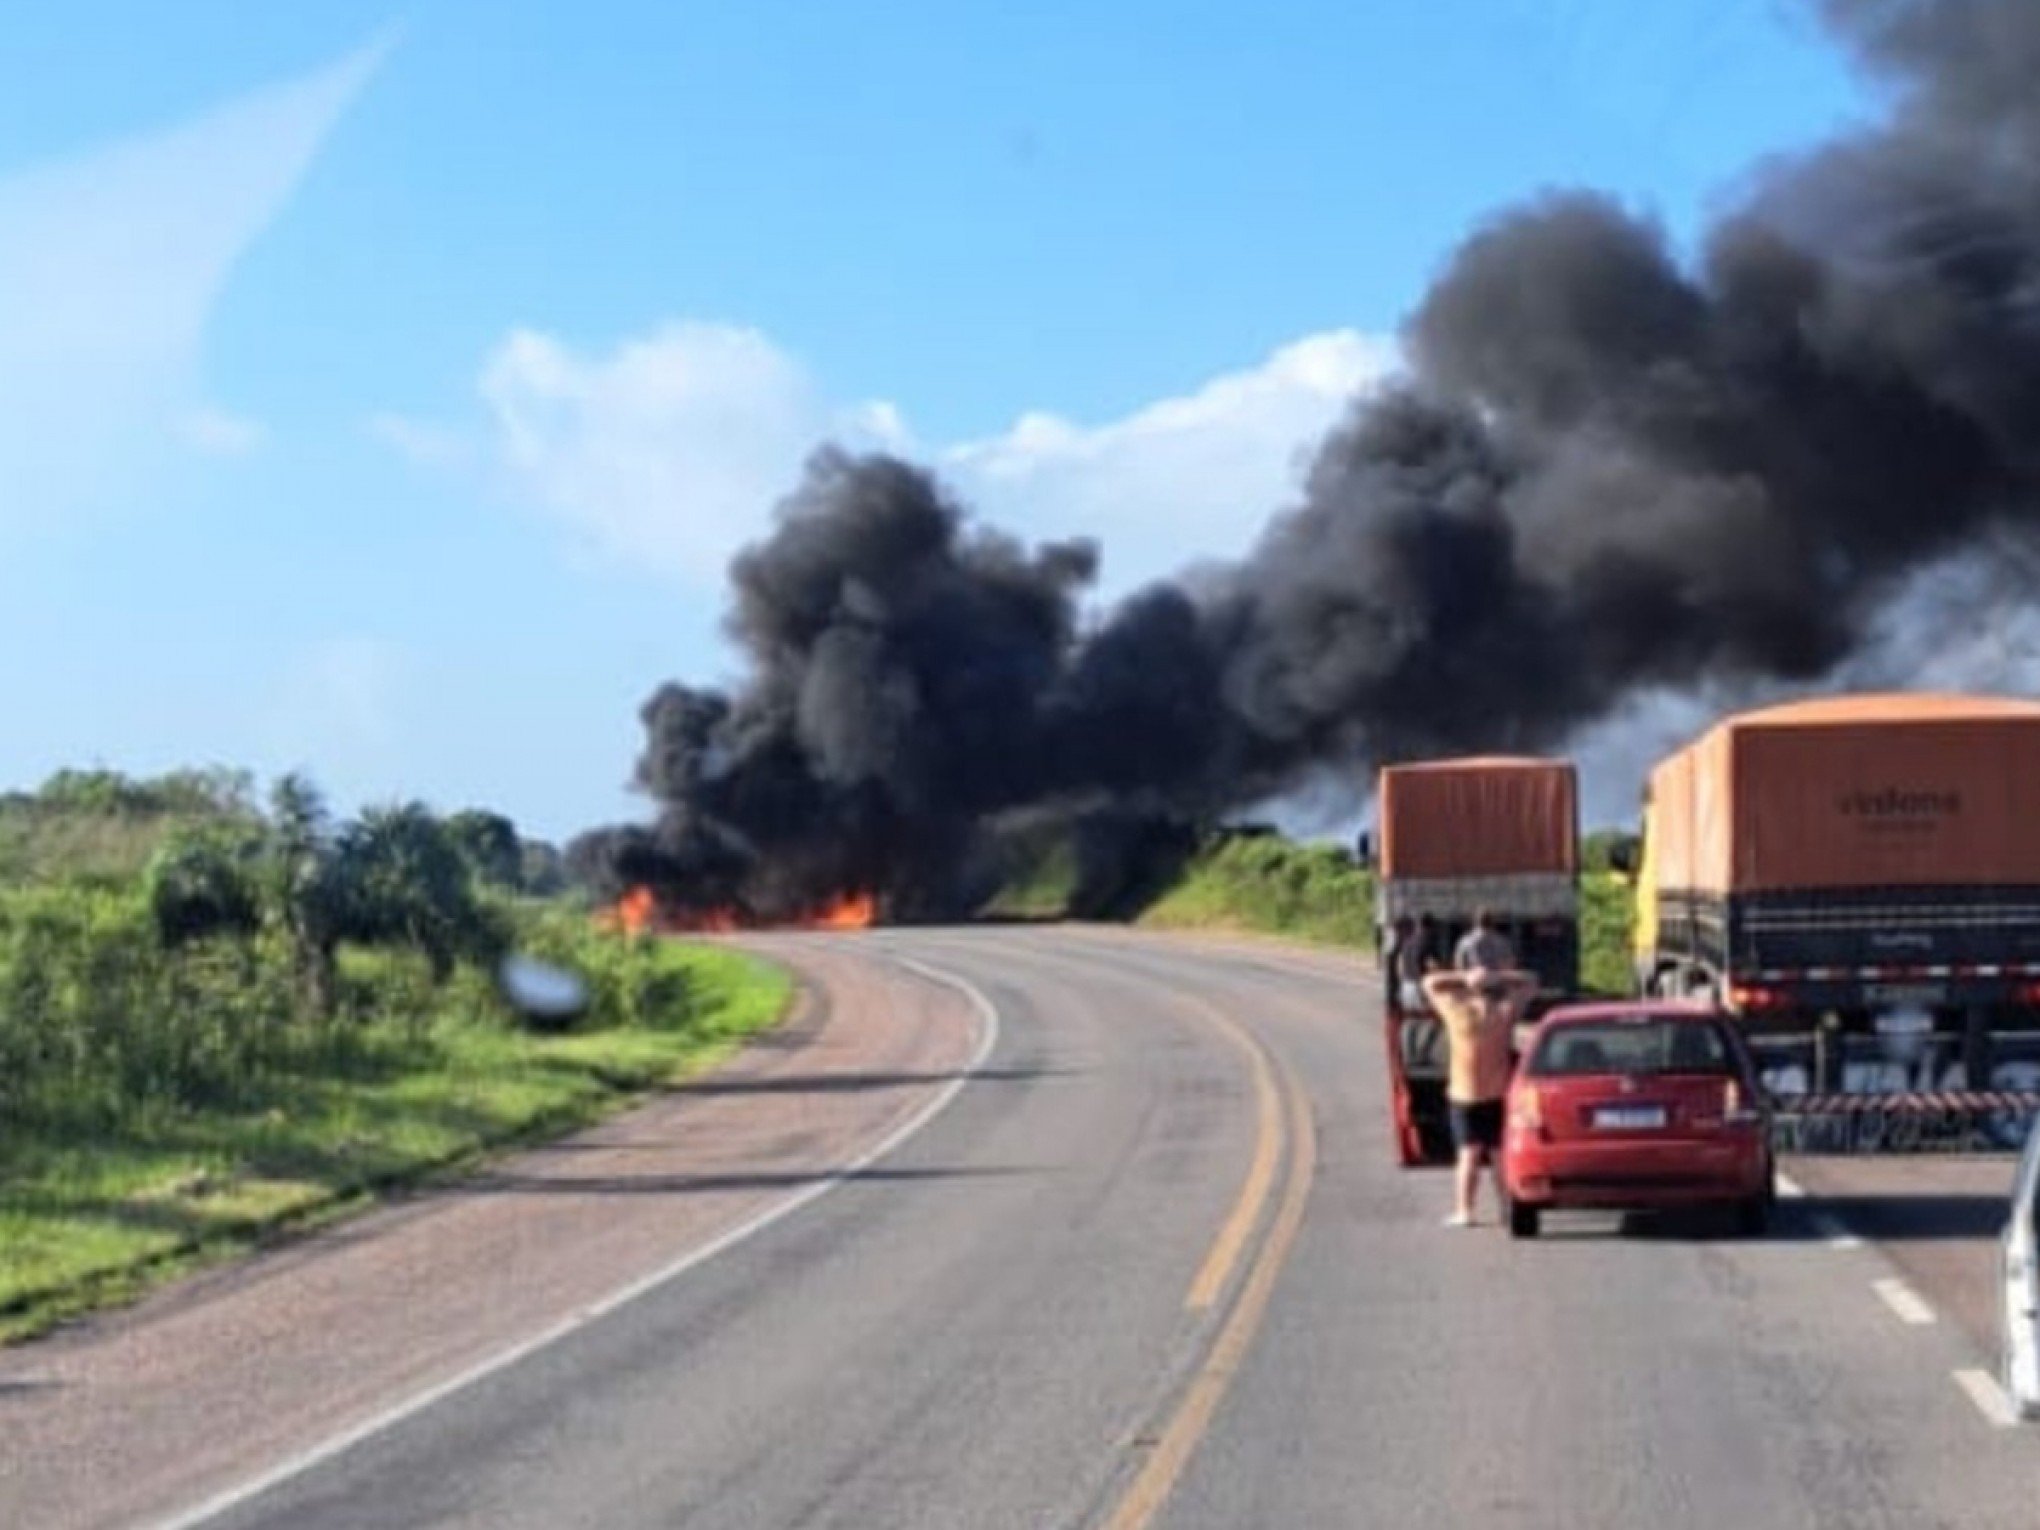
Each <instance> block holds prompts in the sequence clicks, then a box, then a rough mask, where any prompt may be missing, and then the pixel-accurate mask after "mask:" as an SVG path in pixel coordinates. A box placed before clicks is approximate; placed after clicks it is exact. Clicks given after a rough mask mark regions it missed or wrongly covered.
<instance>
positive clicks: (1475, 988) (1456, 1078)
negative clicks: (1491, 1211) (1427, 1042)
mask: <svg viewBox="0 0 2040 1530" xmlns="http://www.w3.org/2000/svg"><path fill="white" fill-rule="evenodd" d="M1498 938H1499V937H1498ZM1423 991H1424V997H1425V998H1426V999H1428V1000H1430V1003H1431V1008H1432V1010H1433V1011H1434V1012H1436V1014H1437V1015H1438V1018H1439V1019H1440V1020H1441V1021H1442V1022H1443V1023H1444V1026H1445V1036H1446V1041H1447V1044H1448V1047H1449V1049H1450V1054H1451V1064H1450V1071H1449V1073H1448V1076H1447V1081H1446V1086H1445V1102H1446V1108H1447V1110H1448V1112H1449V1114H1450V1117H1451V1124H1452V1146H1453V1148H1454V1151H1455V1153H1456V1155H1457V1161H1456V1162H1455V1164H1454V1166H1453V1175H1452V1197H1453V1199H1452V1215H1451V1216H1449V1217H1447V1218H1446V1219H1445V1225H1446V1226H1447V1227H1471V1226H1473V1225H1474V1200H1475V1198H1476V1195H1477V1193H1478V1191H1479V1189H1480V1171H1481V1169H1482V1168H1483V1167H1486V1168H1487V1169H1489V1170H1490V1171H1491V1172H1492V1173H1493V1175H1494V1180H1495V1204H1496V1206H1497V1207H1498V1208H1499V1207H1500V1206H1502V1205H1504V1204H1505V1202H1506V1193H1505V1192H1504V1190H1503V1188H1502V1164H1501V1157H1500V1150H1501V1146H1502V1100H1503V1096H1504V1095H1506V1094H1507V1092H1508V1088H1509V1068H1510V1063H1511V1058H1510V1045H1509V1043H1510V1039H1511V1037H1512V1036H1513V1034H1514V1032H1515V1029H1516V1021H1517V1020H1518V1019H1519V1018H1520V1017H1521V1015H1522V1013H1523V1006H1524V1003H1525V1002H1526V1001H1527V1000H1528V999H1529V997H1530V995H1531V994H1533V993H1535V992H1536V991H1537V979H1536V978H1535V977H1534V976H1533V975H1531V974H1530V973H1527V972H1511V971H1504V970H1501V969H1493V970H1490V969H1486V968H1476V969H1475V970H1473V971H1471V972H1433V973H1431V974H1429V975H1428V976H1426V977H1425V978H1424V980H1423Z"/></svg>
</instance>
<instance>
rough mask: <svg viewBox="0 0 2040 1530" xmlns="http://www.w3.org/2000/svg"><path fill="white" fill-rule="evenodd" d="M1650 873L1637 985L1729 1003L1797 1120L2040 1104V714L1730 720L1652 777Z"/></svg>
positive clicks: (1982, 1117)
mask: <svg viewBox="0 0 2040 1530" xmlns="http://www.w3.org/2000/svg"><path fill="white" fill-rule="evenodd" d="M1633 869H1634V874H1635V877H1636V881H1637V899H1636V916H1637V917H1636V928H1635V952H1634V954H1635V962H1636V977H1637V986H1638V989H1639V991H1640V992H1642V993H1644V994H1649V995H1676V996H1686V995H1695V994H1698V995H1705V996H1710V997H1713V998H1715V999H1717V1000H1718V1001H1719V1002H1721V1003H1722V1004H1724V1005H1725V1006H1726V1007H1727V1008H1728V1009H1729V1010H1731V1011H1732V1012H1733V1013H1734V1014H1736V1015H1737V1016H1738V1017H1740V1019H1741V1021H1742V1022H1743V1024H1744V1026H1745V1028H1746V1030H1747V1032H1748V1033H1749V1035H1750V1037H1751V1040H1752V1042H1753V1043H1755V1044H1757V1046H1758V1057H1759V1061H1760V1062H1761V1063H1762V1064H1763V1065H1764V1067H1765V1072H1766V1076H1767V1082H1768V1083H1769V1085H1770V1087H1771V1089H1772V1091H1773V1093H1774V1095H1776V1096H1778V1098H1779V1103H1780V1105H1781V1106H1783V1107H1786V1108H1788V1109H1789V1108H1793V1107H1795V1106H1796V1107H1797V1108H1798V1109H1799V1110H1801V1111H1802V1112H1812V1113H1818V1112H1820V1111H1823V1110H1826V1111H1830V1112H1834V1113H1839V1114H1847V1113H1849V1112H1850V1111H1857V1112H1859V1113H1860V1111H1861V1109H1862V1107H1863V1105H1864V1103H1865V1100H1866V1098H1867V1099H1868V1100H1870V1101H1871V1102H1872V1103H1874V1104H1875V1105H1876V1106H1877V1108H1878V1109H1879V1110H1880V1112H1889V1111H1890V1110H1891V1109H1893V1108H1899V1109H1906V1108H1914V1109H1917V1110H1920V1111H1933V1112H1935V1113H1938V1114H1939V1115H1941V1116H1943V1117H1945V1116H1947V1115H1948V1114H1949V1113H1950V1112H1968V1113H1970V1115H1971V1116H1972V1117H1973V1119H1974V1120H1975V1121H1976V1122H1977V1123H1978V1124H1981V1125H1983V1126H1984V1128H1985V1130H1986V1132H1988V1131H1990V1130H1991V1128H1992V1123H1996V1124H1997V1126H1998V1128H1999V1129H2001V1130H2004V1131H2012V1130H2016V1127H2015V1126H2014V1125H2013V1122H2014V1121H2015V1120H2022V1119H2023V1117H2024V1116H2026V1115H2030V1113H2031V1110H2032V1108H2033V1106H2034V1105H2035V1104H2036V1103H2040V1095H2036V1094H2035V1093H2034V1091H2035V1090H2036V1089H2040V703H2035V702H2032V701H2027V700H2013V699H2003V698H1996V697H1981V696H1957V695H1935V694H1902V695H1859V696H1834V697H1827V698H1823V699H1820V700H1815V701H1807V702H1800V703H1795V704H1792V705H1787V706H1779V707H1772V708H1768V709H1765V710H1761V711H1754V712H1746V713H1742V714H1740V715H1738V716H1732V717H1728V718H1725V719H1723V720H1722V721H1720V722H1719V723H1717V724H1715V725H1714V726H1713V727H1712V728H1710V729H1709V730H1708V731H1707V732H1706V733H1704V734H1703V735H1701V737H1700V738H1698V739H1697V740H1695V741H1694V742H1692V743H1691V744H1689V745H1688V746H1687V747H1685V748H1684V749H1681V750H1680V751H1678V752H1677V753H1676V754H1673V755H1671V756H1670V757H1668V758H1667V759H1665V760H1663V761H1662V762H1660V763H1659V764H1658V766H1657V768H1656V769H1655V770H1654V771H1653V772H1652V773H1651V777H1650V784H1649V788H1648V791H1647V794H1646V797H1645V805H1644V822H1643V843H1642V851H1641V856H1640V859H1639V861H1638V862H1637V864H1636V865H1635V867H1634V868H1633Z"/></svg>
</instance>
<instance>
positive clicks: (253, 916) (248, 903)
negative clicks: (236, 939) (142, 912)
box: [143, 824, 263, 946]
mask: <svg viewBox="0 0 2040 1530" xmlns="http://www.w3.org/2000/svg"><path fill="white" fill-rule="evenodd" d="M262 857H263V841H262V836H261V834H260V833H258V832H256V831H255V830H253V829H248V828H243V827H238V826H226V825H215V824H207V825H202V826H193V827H187V828H181V829H178V830H175V831H173V832H172V833H171V834H170V835H169V836H168V837H167V838H166V839H165V840H164V841H163V843H162V844H161V845H160V846H159V847H158V848H157V850H156V853H155V855H154V856H152V857H151V858H150V861H149V866H148V870H147V871H146V872H145V873H144V874H143V883H144V886H145V888H146V890H147V894H148V898H149V907H150V911H151V912H152V913H153V914H154V916H155V920H156V933H157V935H158V936H159V937H161V939H162V941H163V943H164V944H165V945H166V946H181V945H184V944H186V943H188V942H190V941H194V940H200V939H203V938H204V937H206V936H208V935H237V936H243V937H247V936H252V935H254V934H256V933H257V932H258V931H259V930H260V929H261V928H262Z"/></svg>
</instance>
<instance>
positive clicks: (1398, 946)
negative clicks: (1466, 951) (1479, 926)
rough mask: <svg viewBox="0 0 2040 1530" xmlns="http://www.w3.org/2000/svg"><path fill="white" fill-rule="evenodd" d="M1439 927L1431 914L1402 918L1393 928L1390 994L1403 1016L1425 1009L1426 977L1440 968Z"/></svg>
mask: <svg viewBox="0 0 2040 1530" xmlns="http://www.w3.org/2000/svg"><path fill="white" fill-rule="evenodd" d="M1436 942H1437V925H1436V922H1435V921H1434V920H1433V919H1432V918H1431V916H1430V915H1429V914H1426V915H1424V916H1423V917H1422V918H1421V919H1412V918H1411V917H1410V916H1409V915H1408V914H1404V915H1402V916H1400V917H1399V918H1398V919H1397V920H1396V921H1395V924H1394V926H1393V934H1392V935H1391V937H1390V941H1389V947H1388V959H1387V961H1386V962H1385V963H1384V964H1383V965H1384V966H1385V967H1386V968H1387V971H1388V978H1389V983H1390V984H1391V988H1390V993H1391V994H1392V995H1393V997H1394V1000H1395V1004H1396V1006H1397V1007H1398V1008H1399V1009H1401V1010H1402V1012H1403V1013H1404V1014H1416V1013H1418V1012H1419V1011H1421V1010H1422V1009H1423V1007H1424V994H1423V989H1422V986H1421V985H1422V983H1423V981H1424V974H1425V973H1427V972H1430V971H1432V970H1434V969H1435V968H1436V967H1437V966H1438V956H1437V944H1436Z"/></svg>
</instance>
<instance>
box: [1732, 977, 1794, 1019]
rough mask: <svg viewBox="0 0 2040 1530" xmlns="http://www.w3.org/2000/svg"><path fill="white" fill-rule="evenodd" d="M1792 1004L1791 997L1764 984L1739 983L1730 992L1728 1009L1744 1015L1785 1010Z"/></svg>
mask: <svg viewBox="0 0 2040 1530" xmlns="http://www.w3.org/2000/svg"><path fill="white" fill-rule="evenodd" d="M1791 1002H1792V999H1791V995H1789V994H1787V993H1785V992H1784V991H1783V990H1781V989H1777V988H1766V987H1765V986H1764V985H1763V984H1762V983H1738V984H1736V985H1735V986H1734V987H1732V988H1730V989H1729V991H1728V1007H1729V1008H1730V1009H1733V1010H1740V1011H1742V1012H1744V1013H1749V1012H1753V1011H1760V1010H1767V1009H1783V1008H1785V1007H1786V1006H1787V1005H1788V1004H1790V1003H1791Z"/></svg>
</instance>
